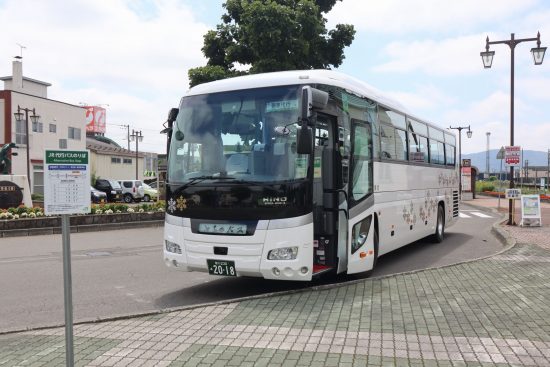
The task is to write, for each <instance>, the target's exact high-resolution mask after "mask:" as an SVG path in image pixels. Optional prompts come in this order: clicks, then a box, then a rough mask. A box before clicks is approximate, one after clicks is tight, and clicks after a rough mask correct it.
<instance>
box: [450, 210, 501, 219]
mask: <svg viewBox="0 0 550 367" xmlns="http://www.w3.org/2000/svg"><path fill="white" fill-rule="evenodd" d="M472 215H475V216H476V217H480V218H493V217H492V216H490V215H487V214H484V213H480V212H476V211H473V210H469V211H468V214H466V213H463V212H462V211H460V213H458V216H459V217H460V218H472Z"/></svg>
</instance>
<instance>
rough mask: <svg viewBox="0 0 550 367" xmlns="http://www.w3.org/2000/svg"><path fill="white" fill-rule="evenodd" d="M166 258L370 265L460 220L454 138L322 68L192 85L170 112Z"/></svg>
mask: <svg viewBox="0 0 550 367" xmlns="http://www.w3.org/2000/svg"><path fill="white" fill-rule="evenodd" d="M164 131H165V132H167V133H168V150H169V155H168V177H167V185H166V200H167V203H166V223H165V229H164V244H163V247H164V253H163V257H164V261H165V263H166V265H167V266H169V267H174V268H176V269H179V270H183V271H202V272H209V273H210V274H217V275H224V276H254V277H264V278H267V279H280V280H302V281H307V280H311V279H312V277H314V276H316V275H319V274H321V273H325V272H334V273H342V272H347V273H349V274H351V273H360V272H368V271H370V270H372V269H373V268H374V266H375V264H376V259H377V258H378V256H381V255H383V254H385V253H388V252H390V251H392V250H395V249H397V248H399V247H402V246H404V245H406V244H409V243H411V242H414V241H416V240H418V239H421V238H424V237H427V236H432V238H433V240H435V241H437V242H440V241H442V240H443V234H444V230H445V227H448V226H449V225H450V224H452V223H453V222H454V221H455V220H456V219H457V218H458V205H459V203H458V170H457V162H456V159H455V154H456V148H455V147H456V140H455V136H454V135H453V134H450V133H449V132H447V131H445V130H443V129H441V128H438V127H436V126H434V125H432V124H430V123H427V122H425V121H422V120H420V119H418V118H416V117H414V116H412V115H410V114H408V113H407V112H406V111H405V110H404V108H403V107H402V106H400V104H398V103H396V102H395V101H393V100H391V99H390V98H387V97H385V96H384V95H383V94H381V93H380V92H378V91H376V90H375V89H373V88H372V87H370V86H368V85H367V84H365V83H362V82H360V81H358V80H356V79H354V78H351V77H349V76H346V75H343V74H341V73H337V72H334V71H328V70H306V71H288V72H277V73H268V74H257V75H249V76H244V77H238V78H232V79H225V80H220V81H215V82H211V83H206V84H201V85H198V86H196V87H194V88H191V89H190V90H189V91H188V92H187V94H186V95H185V96H184V97H183V98H182V100H181V103H180V106H179V109H176V108H173V109H172V110H170V113H169V116H168V121H167V126H166V129H165V130H164Z"/></svg>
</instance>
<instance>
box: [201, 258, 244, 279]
mask: <svg viewBox="0 0 550 367" xmlns="http://www.w3.org/2000/svg"><path fill="white" fill-rule="evenodd" d="M206 263H207V264H208V273H210V274H212V275H227V276H230V277H235V276H237V271H236V270H235V262H234V261H226V260H206Z"/></svg>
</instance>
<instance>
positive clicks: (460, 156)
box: [458, 128, 462, 201]
mask: <svg viewBox="0 0 550 367" xmlns="http://www.w3.org/2000/svg"><path fill="white" fill-rule="evenodd" d="M458 160H459V161H458V170H459V173H458V177H459V180H458V192H459V196H458V201H462V128H458Z"/></svg>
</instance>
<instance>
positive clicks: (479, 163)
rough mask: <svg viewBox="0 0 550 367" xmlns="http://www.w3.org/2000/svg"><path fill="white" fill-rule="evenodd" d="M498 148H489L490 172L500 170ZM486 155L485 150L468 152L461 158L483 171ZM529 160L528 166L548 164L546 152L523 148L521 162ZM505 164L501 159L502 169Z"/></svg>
mask: <svg viewBox="0 0 550 367" xmlns="http://www.w3.org/2000/svg"><path fill="white" fill-rule="evenodd" d="M499 150H500V149H491V150H489V170H490V171H491V172H499V171H500V160H499V159H497V154H498V151H499ZM486 157H487V151H483V152H479V153H470V154H462V159H471V160H472V166H475V167H477V168H478V169H479V172H485V167H486V163H485V162H486ZM526 160H527V161H529V163H528V165H529V167H533V166H544V167H546V166H547V165H548V152H539V151H536V150H524V151H523V162H525V161H526ZM505 168H506V165H505V164H504V161H502V169H505Z"/></svg>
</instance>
